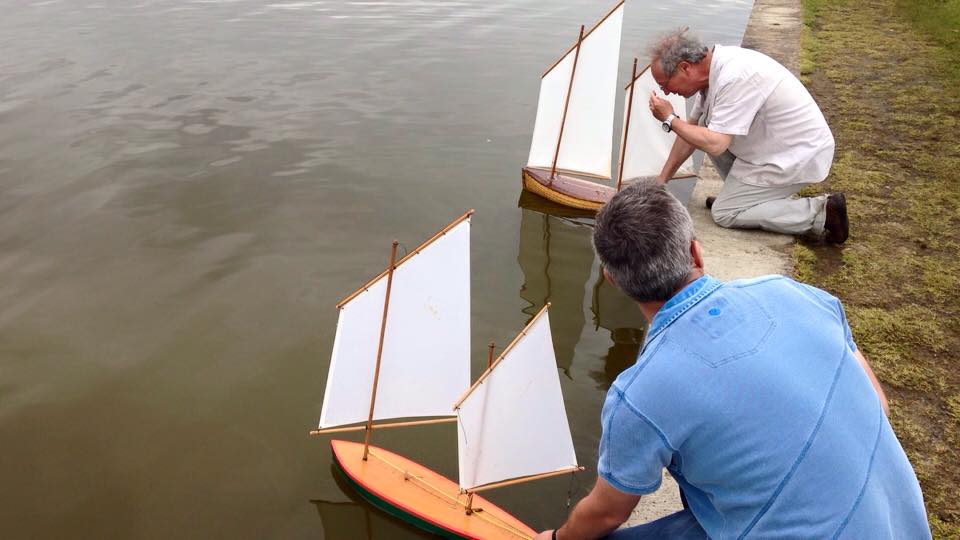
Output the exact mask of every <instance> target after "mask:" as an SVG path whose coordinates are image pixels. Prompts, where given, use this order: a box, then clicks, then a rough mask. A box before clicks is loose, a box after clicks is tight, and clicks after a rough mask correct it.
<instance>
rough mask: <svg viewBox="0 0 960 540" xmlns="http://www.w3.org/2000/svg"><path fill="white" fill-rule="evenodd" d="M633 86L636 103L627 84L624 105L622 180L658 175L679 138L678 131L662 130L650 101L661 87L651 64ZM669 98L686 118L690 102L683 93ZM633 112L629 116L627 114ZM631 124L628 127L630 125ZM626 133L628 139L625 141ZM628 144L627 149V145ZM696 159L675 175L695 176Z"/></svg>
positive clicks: (621, 136)
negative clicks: (688, 102)
mask: <svg viewBox="0 0 960 540" xmlns="http://www.w3.org/2000/svg"><path fill="white" fill-rule="evenodd" d="M632 85H633V103H632V104H631V103H630V96H631V92H630V86H627V95H626V97H625V98H624V99H625V104H624V107H623V111H624V120H623V129H622V131H621V135H620V145H621V146H620V147H621V148H622V149H623V150H622V153H623V164H622V167H623V173H622V175H621V181H624V180H630V179H634V178H641V177H648V176H657V175H658V174H660V170H661V169H662V168H663V164H664V163H666V161H667V156H669V155H670V148H672V147H673V141H674V140H676V138H677V135H676V134H675V133H667V132H665V131H663V128H662V127H661V125H660V122H659V121H658V120H657V119H656V118H654V117H653V114H652V113H651V112H650V107H649V106H648V103H649V101H650V93H651V92H657V94H658V95H661V94H662V92H660V87H659V85H657V81H656V80H655V79H654V78H653V73H652V72H651V71H650V68H649V66H648V67H647V68H646V69H644V70H643V72H642V73H640V76H639V77H637V79H636V80H635V81H633V83H632ZM666 98H667V100H668V101H670V103H671V104H672V105H673V111H674V112H675V113H676V114H677V116H679V117H680V118H684V119H686V117H687V102H686V99H684V97H683V96H680V95H677V94H669V95H667V96H666ZM627 111H630V116H629V118H628V117H627V116H626V115H627ZM628 125H629V126H630V128H629V130H627V126H628ZM624 136H626V141H624V140H623V139H624ZM624 145H626V148H624ZM694 174H695V173H694V171H693V159H692V158H689V159H687V161H685V162H684V163H683V165H681V166H680V169H678V170H677V173H676V174H675V175H674V178H680V177H684V176H693V175H694Z"/></svg>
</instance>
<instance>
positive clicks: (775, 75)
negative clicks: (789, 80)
mask: <svg viewBox="0 0 960 540" xmlns="http://www.w3.org/2000/svg"><path fill="white" fill-rule="evenodd" d="M713 54H714V58H715V59H716V66H717V69H718V71H719V72H718V74H717V83H718V84H720V85H724V84H729V83H731V82H734V81H738V80H755V79H756V78H758V77H759V78H764V79H766V78H772V79H775V80H779V79H780V78H782V77H783V76H784V75H785V74H787V73H789V71H788V70H787V68H785V67H783V65H782V64H780V62H777V61H776V60H774V59H773V58H771V57H769V56H767V55H765V54H763V53H762V52H760V51H755V50H753V49H745V48H743V47H737V46H733V45H726V46H722V45H717V46H716V47H715V48H714V52H713Z"/></svg>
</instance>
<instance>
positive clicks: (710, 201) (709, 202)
mask: <svg viewBox="0 0 960 540" xmlns="http://www.w3.org/2000/svg"><path fill="white" fill-rule="evenodd" d="M716 200H717V198H716V197H707V200H706V205H707V210H710V209H711V208H713V203H714V202H715V201H716Z"/></svg>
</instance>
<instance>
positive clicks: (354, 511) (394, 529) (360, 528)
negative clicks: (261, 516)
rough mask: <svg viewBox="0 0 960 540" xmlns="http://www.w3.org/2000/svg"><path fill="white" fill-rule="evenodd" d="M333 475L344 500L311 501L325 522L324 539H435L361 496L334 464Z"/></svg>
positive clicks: (331, 469)
mask: <svg viewBox="0 0 960 540" xmlns="http://www.w3.org/2000/svg"><path fill="white" fill-rule="evenodd" d="M330 475H331V476H332V477H333V478H334V480H336V483H337V487H339V488H340V495H342V499H341V500H336V501H327V500H316V499H315V500H311V501H310V502H311V503H312V504H313V505H314V506H316V507H317V513H318V514H319V515H320V522H321V523H322V524H323V536H324V538H330V539H337V540H372V539H374V538H390V539H396V540H421V539H425V538H435V537H434V536H432V535H430V534H429V533H427V532H424V531H421V530H420V529H417V528H416V527H414V526H412V525H408V524H406V523H404V522H403V521H402V520H400V519H397V518H394V517H392V516H390V515H389V514H387V513H386V512H382V511H380V510H378V509H376V508H374V507H373V506H371V505H370V504H369V503H367V502H366V501H364V500H363V499H361V498H360V496H359V495H357V494H356V491H354V490H353V489H352V488H351V487H350V486H349V485H347V481H346V479H345V478H344V477H343V473H341V472H340V471H339V470H337V468H336V467H335V466H333V465H331V466H330Z"/></svg>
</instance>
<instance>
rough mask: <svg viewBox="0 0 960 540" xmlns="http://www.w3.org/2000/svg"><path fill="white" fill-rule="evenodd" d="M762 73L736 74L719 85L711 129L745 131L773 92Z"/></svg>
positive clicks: (737, 133)
mask: <svg viewBox="0 0 960 540" xmlns="http://www.w3.org/2000/svg"><path fill="white" fill-rule="evenodd" d="M765 86H768V85H765V84H764V81H763V77H762V75H761V74H760V73H753V74H752V75H744V76H741V77H737V78H735V79H732V80H730V81H727V82H726V83H724V84H722V85H721V86H720V88H718V89H717V94H716V98H715V99H714V105H713V110H712V112H711V115H710V125H709V126H707V128H708V129H710V131H715V132H717V133H726V134H727V135H746V134H747V133H748V132H749V131H750V126H751V125H752V124H753V119H754V118H755V117H756V116H757V112H758V111H759V110H760V107H762V106H763V103H764V102H765V101H766V100H767V97H768V96H769V95H770V92H769V89H767V88H765Z"/></svg>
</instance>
